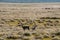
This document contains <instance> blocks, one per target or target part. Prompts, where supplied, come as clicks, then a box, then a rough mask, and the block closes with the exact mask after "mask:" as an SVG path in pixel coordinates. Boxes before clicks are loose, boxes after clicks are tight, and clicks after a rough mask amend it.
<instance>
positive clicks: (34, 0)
mask: <svg viewBox="0 0 60 40" xmlns="http://www.w3.org/2000/svg"><path fill="white" fill-rule="evenodd" d="M0 2H18V3H39V2H60V0H0Z"/></svg>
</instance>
